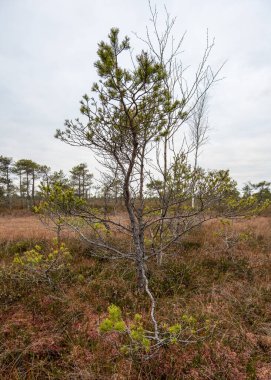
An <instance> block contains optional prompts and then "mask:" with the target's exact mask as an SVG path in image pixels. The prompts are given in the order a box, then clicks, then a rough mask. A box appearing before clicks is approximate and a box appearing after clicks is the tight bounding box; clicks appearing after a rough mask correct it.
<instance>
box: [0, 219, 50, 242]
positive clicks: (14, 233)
mask: <svg viewBox="0 0 271 380" xmlns="http://www.w3.org/2000/svg"><path fill="white" fill-rule="evenodd" d="M53 235H54V234H53V232H52V231H50V230H49V229H48V228H46V227H45V226H44V224H42V222H41V221H40V220H39V218H38V217H37V216H35V215H32V214H29V215H18V216H12V215H5V216H1V215H0V240H2V241H4V240H11V241H15V240H19V239H22V240H25V239H46V238H48V239H50V238H52V237H53Z"/></svg>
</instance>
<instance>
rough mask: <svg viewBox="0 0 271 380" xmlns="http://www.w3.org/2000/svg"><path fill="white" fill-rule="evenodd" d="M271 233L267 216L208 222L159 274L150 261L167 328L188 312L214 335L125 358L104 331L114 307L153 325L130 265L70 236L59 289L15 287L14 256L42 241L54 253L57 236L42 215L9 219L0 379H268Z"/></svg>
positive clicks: (2, 225) (1, 224)
mask: <svg viewBox="0 0 271 380" xmlns="http://www.w3.org/2000/svg"><path fill="white" fill-rule="evenodd" d="M24 223H25V224H24ZM270 226H271V219H270V218H265V217H257V218H253V219H250V220H240V221H236V222H233V223H230V224H228V223H224V224H223V223H220V222H212V223H211V222H210V223H208V224H207V225H205V226H203V227H202V228H200V229H198V230H197V231H194V232H193V234H191V235H190V236H187V237H186V239H185V240H184V241H183V242H182V243H181V244H180V245H178V246H176V247H175V248H174V249H172V251H171V253H170V256H168V257H166V258H165V261H164V263H163V265H162V266H161V267H158V266H157V264H156V263H155V262H153V263H152V264H151V266H150V274H149V275H150V285H151V287H152V289H153V292H154V294H155V295H156V297H157V300H158V319H159V321H161V322H167V323H174V322H176V320H178V318H179V317H180V315H181V314H182V313H189V314H191V315H194V316H195V317H196V318H197V319H201V318H208V319H209V320H210V321H211V323H212V324H213V325H214V326H215V328H214V331H213V332H212V334H210V336H207V337H206V339H205V340H204V341H203V342H201V343H195V344H191V345H188V346H177V345H176V346H174V345H173V346H172V345H171V346H169V347H164V348H161V349H160V351H159V352H157V353H156V354H155V355H154V356H153V357H151V358H148V359H147V360H146V359H145V358H143V357H141V358H140V357H139V356H135V357H129V356H125V355H124V354H121V352H120V350H119V348H120V345H121V339H122V338H120V337H119V336H118V335H117V334H116V333H112V334H108V335H101V334H100V333H99V332H98V325H99V322H100V320H101V319H102V318H103V317H104V315H105V313H106V309H107V307H108V305H109V304H111V303H115V304H117V305H118V306H120V307H121V308H122V310H123V314H124V316H126V318H128V319H129V318H130V317H129V316H130V315H133V314H134V313H136V312H140V313H142V314H143V318H144V319H145V320H146V321H148V312H149V303H148V299H147V298H146V297H145V296H144V295H142V294H138V293H137V290H136V281H135V277H136V274H135V273H134V269H133V267H132V266H130V264H128V266H127V263H125V262H115V261H114V262H109V261H105V260H98V259H93V258H91V249H89V248H88V247H86V246H84V245H83V244H82V243H80V242H78V241H77V240H75V238H74V236H73V237H72V236H70V237H69V238H68V237H67V236H66V237H65V241H66V244H67V245H68V246H69V248H70V251H71V253H72V255H73V259H72V263H71V266H70V267H69V268H68V269H67V271H66V272H65V273H64V274H63V276H64V277H63V279H62V280H61V282H60V284H59V286H57V287H50V285H48V284H46V283H42V282H40V281H37V283H35V282H29V281H28V279H27V278H22V279H16V286H14V283H13V282H12V281H14V280H12V276H11V275H10V273H9V272H8V271H9V268H10V267H9V265H10V262H11V259H12V257H13V256H14V254H15V253H16V251H20V252H22V251H24V250H26V249H29V248H31V247H32V246H33V245H34V244H36V243H37V241H38V240H39V241H40V244H41V245H42V247H43V249H44V250H46V249H48V248H47V247H48V245H49V244H50V242H49V240H50V238H51V236H52V232H48V231H47V230H46V229H45V227H44V226H43V225H42V224H41V223H40V222H39V220H38V219H37V218H36V217H35V216H21V217H16V216H13V217H11V216H10V217H9V216H6V217H2V218H1V219H0V231H1V232H0V240H1V261H2V264H3V268H2V275H1V276H3V273H4V272H5V273H6V274H5V277H2V278H0V294H1V295H0V303H1V315H0V373H1V379H90V380H91V379H93V380H94V379H95V380H96V379H97V380H99V379H101V380H103V379H115V380H117V379H130V380H134V379H142V380H143V379H169V380H171V379H172V380H173V379H174V380H175V379H185V380H188V379H189V380H210V379H211V380H270V379H271V362H270V355H271V285H270V284H271V251H270V248H271V228H270ZM16 227H17V231H15V229H16ZM18 231H19V232H18ZM22 242H23V243H22Z"/></svg>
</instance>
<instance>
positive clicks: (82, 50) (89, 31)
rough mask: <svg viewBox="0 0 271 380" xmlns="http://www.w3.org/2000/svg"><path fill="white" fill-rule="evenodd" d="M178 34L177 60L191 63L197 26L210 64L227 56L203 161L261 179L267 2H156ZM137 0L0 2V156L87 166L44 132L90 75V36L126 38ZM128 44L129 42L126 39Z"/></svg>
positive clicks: (74, 108)
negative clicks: (115, 33)
mask: <svg viewBox="0 0 271 380" xmlns="http://www.w3.org/2000/svg"><path fill="white" fill-rule="evenodd" d="M156 4H157V7H158V10H160V11H161V12H162V11H163V4H165V5H166V6H167V8H168V11H169V12H170V14H171V15H172V16H176V17H177V21H176V28H175V33H176V37H178V36H181V35H182V34H183V33H184V32H185V31H187V34H186V39H185V42H184V45H183V49H184V60H185V62H186V63H187V64H191V65H192V67H193V65H195V64H196V63H197V61H198V59H199V58H200V55H201V53H202V51H203V48H204V44H205V38H206V29H207V28H208V30H209V35H210V36H214V37H215V40H216V43H215V49H214V51H213V56H212V59H211V63H212V64H213V65H214V66H215V65H219V64H220V63H222V62H223V61H225V60H227V63H226V65H225V67H224V69H223V73H222V75H223V77H224V79H223V81H221V82H219V83H218V84H217V85H216V86H215V88H214V89H213V90H212V93H211V96H210V100H209V120H210V126H211V128H212V129H211V132H210V139H209V143H208V145H206V146H205V148H204V152H203V154H202V156H201V158H200V164H201V165H202V166H204V167H205V168H212V169H213V168H215V169H220V168H223V169H227V168H228V169H230V171H231V174H232V176H233V177H234V178H235V179H236V180H238V182H239V184H240V185H242V184H243V183H244V182H247V181H249V180H251V181H252V182H256V181H260V180H271V148H270V144H271V22H270V20H271V1H270V0H219V1H218V0H204V1H203V0H163V1H160V0H157V1H156ZM148 20H149V11H148V2H147V0H137V1H135V0H125V1H124V0H99V1H95V0H0V68H1V70H0V155H1V154H3V155H5V156H12V157H14V159H20V158H29V159H32V160H34V161H36V162H38V163H40V164H46V165H49V166H51V167H52V169H54V170H59V169H64V171H66V172H67V171H68V170H69V169H70V168H71V167H72V166H74V165H76V164H78V163H80V162H87V163H88V164H89V166H90V169H91V171H95V168H96V167H97V163H96V162H95V160H94V159H93V156H92V155H91V154H90V153H89V152H88V151H87V150H85V149H80V148H73V147H69V146H67V145H65V144H64V143H61V142H60V141H58V140H55V139H54V137H53V136H54V133H55V130H56V129H57V128H62V126H63V122H64V120H65V119H67V118H69V119H70V118H74V117H77V116H79V100H80V98H81V96H82V95H83V94H84V93H86V92H89V90H90V87H91V84H92V82H93V81H95V80H96V79H97V77H96V72H95V69H94V68H93V62H94V61H95V60H96V51H97V43H98V42H99V41H100V40H102V39H105V38H106V36H107V34H108V31H109V29H110V28H111V27H112V26H117V27H119V28H120V30H121V32H122V33H123V34H128V35H130V36H131V37H132V44H133V41H134V40H135V38H134V36H133V35H132V32H133V31H136V32H138V33H141V34H142V33H144V28H145V25H146V24H148ZM135 44H136V46H139V45H138V44H139V42H138V41H135Z"/></svg>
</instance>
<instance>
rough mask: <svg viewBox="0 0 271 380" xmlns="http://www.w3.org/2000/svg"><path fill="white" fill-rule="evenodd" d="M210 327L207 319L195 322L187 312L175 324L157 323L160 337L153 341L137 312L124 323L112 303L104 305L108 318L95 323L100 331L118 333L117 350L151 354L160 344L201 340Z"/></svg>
mask: <svg viewBox="0 0 271 380" xmlns="http://www.w3.org/2000/svg"><path fill="white" fill-rule="evenodd" d="M213 328H214V325H212V324H211V322H210V320H205V321H198V320H197V319H196V318H195V317H193V316H191V315H187V314H183V315H180V318H179V320H178V322H177V323H176V324H173V325H168V324H163V325H162V326H160V329H159V330H160V331H159V335H160V338H159V339H158V340H157V338H156V337H155V335H154V332H153V331H150V330H148V329H147V328H146V327H145V326H144V323H143V318H142V315H141V314H135V315H134V317H133V319H132V320H131V321H129V322H125V321H124V319H123V317H122V312H121V309H120V308H119V307H118V306H116V305H114V304H112V305H110V306H109V307H108V317H107V318H105V319H104V320H103V321H102V322H101V323H100V326H99V330H100V332H101V333H110V332H115V333H119V334H120V335H121V336H122V338H123V339H122V345H121V347H120V352H121V353H123V354H140V355H142V354H143V355H149V354H152V353H153V352H155V351H156V350H157V349H159V347H161V346H168V345H172V344H182V345H183V344H189V343H195V342H198V341H201V340H203V339H204V338H205V337H206V336H207V335H208V334H210V332H211V331H212V329H213Z"/></svg>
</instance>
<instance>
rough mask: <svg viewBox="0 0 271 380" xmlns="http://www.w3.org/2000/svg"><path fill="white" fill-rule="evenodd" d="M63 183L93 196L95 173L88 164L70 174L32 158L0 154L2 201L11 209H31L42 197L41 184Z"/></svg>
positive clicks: (0, 194)
mask: <svg viewBox="0 0 271 380" xmlns="http://www.w3.org/2000/svg"><path fill="white" fill-rule="evenodd" d="M56 182H58V183H60V184H62V185H66V186H69V187H71V188H73V189H74V192H75V194H76V195H77V196H79V197H80V198H85V199H88V198H89V197H90V191H91V186H92V184H93V174H92V173H90V171H89V169H88V166H87V164H86V163H80V164H79V165H76V166H74V167H73V168H72V169H71V170H70V172H69V175H68V176H67V175H65V173H64V172H63V170H59V171H52V170H51V168H50V167H49V166H47V165H40V164H38V163H37V162H34V161H32V160H29V159H20V160H17V161H15V160H14V159H13V158H12V157H4V156H2V155H1V156H0V203H1V206H2V207H3V206H5V207H8V208H13V207H21V208H31V207H32V206H34V205H35V203H36V201H37V200H38V199H39V197H40V196H39V194H40V193H39V190H40V185H41V184H42V185H44V186H47V187H48V186H50V185H51V184H53V183H56Z"/></svg>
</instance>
